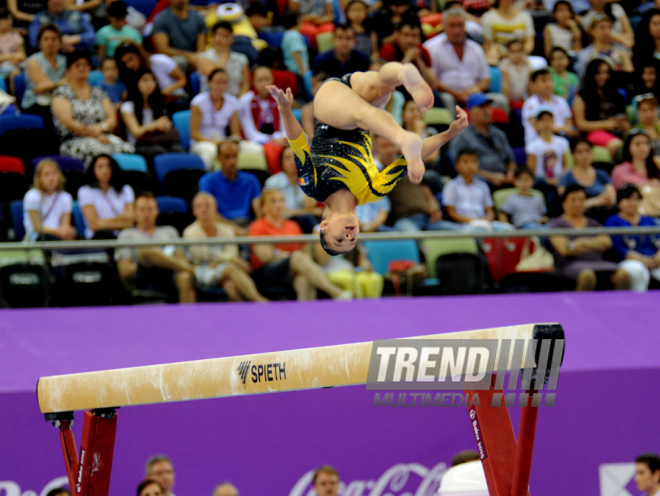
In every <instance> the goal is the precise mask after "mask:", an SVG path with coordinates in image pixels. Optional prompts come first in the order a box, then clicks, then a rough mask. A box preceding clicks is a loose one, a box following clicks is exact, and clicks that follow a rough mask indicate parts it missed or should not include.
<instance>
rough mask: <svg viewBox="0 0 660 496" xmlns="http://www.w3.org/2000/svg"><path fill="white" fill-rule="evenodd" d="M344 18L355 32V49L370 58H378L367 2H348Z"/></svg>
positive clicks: (358, 0) (375, 37) (376, 39)
mask: <svg viewBox="0 0 660 496" xmlns="http://www.w3.org/2000/svg"><path fill="white" fill-rule="evenodd" d="M346 19H347V20H348V23H349V24H350V25H351V28H353V32H354V33H355V49H356V50H357V51H358V52H360V53H362V54H364V55H365V56H367V57H368V58H369V59H371V60H373V59H376V58H378V37H377V36H376V32H375V31H372V30H371V27H370V24H369V11H368V9H367V4H366V3H364V2H363V1H362V0H351V1H350V2H348V5H347V6H346Z"/></svg>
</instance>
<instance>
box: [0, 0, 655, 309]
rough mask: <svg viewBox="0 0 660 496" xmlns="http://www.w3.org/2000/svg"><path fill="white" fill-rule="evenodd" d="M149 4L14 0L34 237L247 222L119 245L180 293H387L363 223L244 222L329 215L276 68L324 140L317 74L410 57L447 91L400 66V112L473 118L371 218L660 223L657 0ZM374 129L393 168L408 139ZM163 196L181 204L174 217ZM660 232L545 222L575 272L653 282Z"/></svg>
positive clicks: (5, 76) (8, 52) (539, 225)
mask: <svg viewBox="0 0 660 496" xmlns="http://www.w3.org/2000/svg"><path fill="white" fill-rule="evenodd" d="M146 4H149V2H146ZM147 10H148V11H145V2H140V3H139V4H138V3H136V4H135V5H132V2H131V1H130V0H126V1H124V0H87V1H84V0H83V1H77V2H72V1H69V0H30V1H26V0H8V1H7V5H6V6H5V7H0V76H1V77H2V83H4V84H3V85H4V88H5V90H6V91H1V92H0V110H2V115H1V116H0V121H1V120H4V121H5V122H9V121H10V120H16V121H17V122H18V121H19V120H20V119H21V118H25V117H26V116H31V115H32V116H36V118H37V119H38V120H39V125H36V126H32V127H36V128H38V129H36V130H35V129H30V130H29V132H28V133H27V134H26V133H25V132H24V133H23V134H21V130H20V129H13V130H12V131H9V132H5V133H4V134H0V144H2V143H5V142H6V140H7V139H9V138H8V137H11V138H12V139H13V140H15V141H16V140H18V141H19V142H20V140H29V141H24V142H22V143H21V145H22V146H23V148H24V149H25V150H23V151H21V152H20V153H18V152H17V153H15V155H20V156H21V159H22V162H23V164H22V170H19V171H9V169H6V168H5V166H4V165H2V164H3V163H4V162H3V160H4V158H5V157H2V158H0V173H1V174H5V175H6V174H9V173H13V174H17V173H18V174H23V175H24V176H25V177H26V178H27V183H26V185H27V184H28V183H29V184H31V187H30V188H29V189H28V187H26V188H25V191H23V192H22V193H21V195H23V193H24V197H23V196H21V199H22V200H23V203H22V208H23V225H22V226H20V231H21V232H23V231H24V232H25V236H26V238H27V239H31V240H34V239H46V240H74V239H85V238H86V239H114V238H118V239H120V240H127V239H159V240H161V239H175V238H178V237H180V236H183V237H185V238H191V239H193V238H194V239H201V238H208V237H210V238H214V237H218V236H220V237H236V238H237V240H236V244H235V245H233V246H229V245H218V246H203V247H202V246H198V247H191V248H189V249H186V250H178V249H174V248H173V247H165V248H149V249H146V248H141V249H118V250H117V251H116V252H114V253H110V258H111V260H112V261H113V263H114V264H115V265H116V268H117V274H118V275H119V277H120V278H121V279H122V281H124V283H125V284H128V285H130V286H131V287H136V288H153V287H163V285H170V286H172V285H173V286H172V287H176V289H177V290H178V295H179V301H181V302H193V301H196V299H197V294H198V292H199V291H200V290H202V289H203V288H208V287H221V288H222V290H223V291H224V292H225V293H226V295H227V297H228V298H229V299H230V300H233V301H241V300H249V301H266V297H265V296H264V295H263V293H264V291H263V289H264V288H266V287H269V286H272V285H273V284H277V283H280V282H282V281H287V282H288V283H290V285H291V288H292V291H293V293H294V294H295V297H297V298H298V299H301V300H306V299H313V298H316V297H317V291H319V290H320V291H322V292H323V293H325V294H326V295H328V296H330V297H332V298H336V299H350V298H352V297H358V296H370V297H377V296H379V295H380V294H382V291H383V278H382V275H381V274H379V273H378V272H375V271H374V269H373V266H372V263H370V254H369V252H368V250H366V249H365V248H364V247H363V246H360V247H359V250H358V252H359V254H358V256H357V257H352V258H351V257H349V258H345V259H344V258H342V260H341V261H337V260H334V259H328V257H325V256H324V255H323V254H322V252H321V251H319V250H318V246H315V245H310V246H307V245H305V244H274V245H255V246H252V247H247V246H242V245H241V244H240V237H241V236H244V235H248V234H249V235H259V236H268V235H288V234H301V233H313V232H317V231H318V227H317V226H318V224H319V222H320V220H321V218H322V215H323V211H322V208H321V206H320V205H319V204H317V203H316V202H315V201H313V200H312V199H310V198H308V197H306V196H305V195H304V194H303V193H302V190H301V188H300V186H299V184H298V179H297V174H296V168H295V157H294V154H293V152H292V150H291V149H290V148H289V146H288V142H287V140H286V136H285V133H284V126H283V123H282V120H281V118H280V115H279V112H278V108H277V105H276V103H275V101H274V99H273V98H272V97H271V96H270V94H269V93H268V91H267V89H266V87H267V86H268V85H271V84H274V85H276V86H278V87H280V88H283V89H285V88H291V89H292V91H293V94H294V96H295V98H296V100H295V105H294V106H295V107H296V109H295V115H296V117H297V118H298V119H299V120H300V121H301V123H302V125H303V128H304V129H305V132H306V133H307V134H308V135H309V138H310V139H311V138H313V127H314V126H313V121H314V114H313V97H314V94H315V93H316V91H317V90H318V88H319V87H320V85H321V84H323V81H325V80H326V79H327V78H329V77H342V76H344V75H345V74H349V73H352V72H355V71H366V70H370V69H372V70H373V69H378V68H380V67H381V66H382V65H383V64H385V63H387V62H391V61H397V62H402V63H410V64H413V65H415V66H416V67H417V68H418V70H419V71H420V73H421V75H422V76H423V78H424V79H425V80H426V82H427V83H428V84H429V86H430V87H431V88H432V89H433V91H434V94H435V107H434V108H432V109H431V110H429V111H428V112H427V113H426V114H425V115H423V114H422V112H421V111H420V109H419V107H418V106H417V105H416V104H415V103H414V102H413V101H412V99H411V97H410V95H409V94H407V92H406V91H405V89H404V88H403V87H401V88H400V89H399V91H396V92H395V93H394V95H393V97H392V99H391V100H390V102H388V104H387V106H386V110H387V111H388V112H390V113H391V114H392V115H393V117H394V118H395V119H396V120H397V121H398V122H399V123H400V124H401V125H402V127H403V128H404V129H406V130H408V131H412V132H416V133H418V134H419V135H420V136H422V137H428V136H430V135H434V134H437V133H438V132H440V131H442V130H444V129H446V128H447V126H448V125H449V124H450V123H451V121H452V120H453V118H454V117H455V106H456V105H459V106H461V107H464V108H466V109H467V111H468V113H469V116H470V125H469V127H468V128H467V129H466V130H465V131H464V132H463V133H461V134H460V135H459V136H457V137H456V138H455V139H454V140H452V141H451V142H450V144H449V146H447V147H446V149H443V150H441V151H440V153H436V154H435V155H434V156H431V157H429V158H428V159H427V160H426V167H427V173H426V175H425V177H424V181H423V182H422V184H421V185H415V184H412V183H411V182H410V181H408V180H407V179H403V180H401V181H400V182H399V184H397V186H396V187H395V188H394V190H393V191H392V192H391V194H390V195H389V197H388V198H384V199H383V200H381V201H379V202H377V203H376V204H372V205H364V206H361V207H360V208H359V209H358V215H359V217H360V220H361V230H362V231H365V232H376V231H399V232H413V231H420V230H468V231H511V232H512V233H513V232H514V231H515V230H518V229H529V228H532V229H544V228H545V227H561V228H566V229H575V228H579V229H582V228H586V227H597V226H601V225H605V226H617V227H631V226H649V227H652V226H656V225H658V219H659V218H660V169H659V166H660V112H659V105H658V102H659V100H658V99H659V98H660V72H659V71H660V9H659V8H658V7H657V6H656V4H655V3H654V2H653V1H647V0H641V1H640V0H636V1H632V0H622V1H620V2H607V1H605V0H588V1H586V0H570V1H568V0H556V1H552V0H546V1H543V2H541V1H538V0H527V1H523V0H496V1H495V2H494V3H493V2H487V1H483V2H481V1H475V0H463V1H460V0H447V1H443V0H439V1H434V0H416V1H414V2H413V1H412V0H378V1H373V0H326V1H320V0H316V1H315V0H288V1H287V0H278V1H275V0H241V1H240V2H237V3H236V4H233V3H232V4H229V3H223V4H218V3H217V2H216V1H215V0H159V1H158V2H157V3H155V1H154V4H153V5H152V6H150V7H149V9H147ZM1 86H2V85H0V87H1ZM2 102H5V103H4V104H3V103H2ZM337 111H338V112H341V109H337ZM17 126H18V127H19V128H20V127H21V126H20V124H17V125H14V126H13V127H14V128H15V127H17ZM10 127H11V126H10ZM7 129H9V128H7ZM2 131H3V128H2V125H1V124H0V133H2ZM23 131H25V130H23ZM36 136H38V138H36ZM3 137H4V138H5V141H3ZM372 140H373V152H374V158H375V161H376V165H377V166H378V167H379V168H381V169H382V168H383V167H386V166H387V165H389V164H390V163H392V162H393V161H394V160H395V159H396V158H397V157H398V156H399V150H397V148H396V146H395V145H393V144H392V143H390V142H388V141H387V140H386V139H384V138H382V137H380V136H373V137H372ZM28 148H29V150H27V149H28ZM0 153H2V154H3V155H5V154H7V155H11V154H12V153H5V150H0ZM44 157H48V158H44ZM33 159H34V160H33ZM72 164H73V165H72ZM19 169H20V168H19ZM72 170H74V171H75V172H77V174H73V173H72V172H71V171H72ZM3 177H5V176H3ZM171 197H174V199H175V200H176V199H177V198H178V199H181V201H183V202H184V204H185V205H183V207H181V209H180V210H176V212H178V213H182V212H183V213H187V215H188V217H186V219H187V222H186V223H185V225H183V224H181V225H177V224H176V223H175V224H174V227H172V226H168V225H166V221H167V220H171V219H172V218H173V217H172V215H170V214H172V211H171V210H169V209H168V206H169V207H171V205H172V203H171V201H170V202H166V201H163V200H162V198H167V199H168V200H172V198H171ZM6 200H7V199H6V198H0V201H6ZM177 205H178V204H177ZM179 220H180V219H179ZM14 227H16V226H14ZM539 246H541V244H539ZM658 246H660V245H659V244H658V243H657V242H656V241H655V238H654V237H652V236H648V235H647V236H645V235H641V236H639V235H637V236H607V235H601V236H579V237H577V236H574V235H571V234H570V233H567V235H566V236H553V237H551V238H550V239H549V241H548V242H547V243H545V247H546V248H547V249H548V250H549V251H551V252H552V254H553V255H554V258H555V266H556V268H557V271H558V272H559V273H560V274H561V275H562V276H563V277H565V278H567V279H568V280H571V281H573V282H572V283H571V284H574V287H575V288H576V289H578V290H587V289H594V288H596V287H598V286H600V285H602V284H604V285H605V286H608V285H609V286H610V287H614V288H617V289H633V290H637V291H644V290H646V289H647V288H648V287H649V284H651V285H653V284H654V282H652V281H654V280H656V281H660V255H659V251H658Z"/></svg>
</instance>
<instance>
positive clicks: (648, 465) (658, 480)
mask: <svg viewBox="0 0 660 496" xmlns="http://www.w3.org/2000/svg"><path fill="white" fill-rule="evenodd" d="M635 483H636V484H637V489H639V490H640V491H646V494H647V495H648V496H654V495H656V494H658V490H660V457H659V456H658V455H657V454H655V453H646V454H643V455H640V456H638V457H637V458H635Z"/></svg>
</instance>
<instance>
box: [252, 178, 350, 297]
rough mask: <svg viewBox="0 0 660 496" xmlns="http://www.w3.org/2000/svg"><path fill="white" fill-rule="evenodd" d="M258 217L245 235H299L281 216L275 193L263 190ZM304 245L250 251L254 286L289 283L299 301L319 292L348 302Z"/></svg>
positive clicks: (263, 246) (295, 226)
mask: <svg viewBox="0 0 660 496" xmlns="http://www.w3.org/2000/svg"><path fill="white" fill-rule="evenodd" d="M259 206H260V209H261V218H260V219H259V220H257V221H255V222H253V223H252V224H250V229H249V231H248V235H249V236H286V235H294V236H295V235H298V234H302V230H301V229H300V226H299V225H298V224H296V223H295V222H294V221H292V220H288V219H286V218H285V217H284V210H285V208H286V207H285V204H284V197H283V196H282V193H280V192H279V191H277V190H275V191H264V194H263V195H262V196H261V200H260V202H259ZM305 247H306V245H305V244H304V243H286V244H282V243H278V244H275V245H269V244H257V245H252V246H251V247H250V249H251V251H252V258H251V262H252V268H253V269H254V271H253V272H252V278H253V279H254V281H255V282H256V283H257V287H264V286H272V285H281V284H283V283H286V282H290V283H291V284H292V285H293V289H294V290H295V292H296V296H297V299H298V300H299V301H304V300H314V299H316V291H317V290H318V289H320V290H321V291H324V292H325V293H327V294H328V295H329V296H330V297H331V298H334V299H337V300H350V299H351V298H352V296H353V294H352V293H351V292H350V291H342V290H341V288H339V287H337V286H335V285H334V284H332V283H331V282H330V281H328V278H327V277H326V276H325V274H324V273H323V269H321V267H319V265H318V264H316V263H315V262H314V261H313V260H312V258H311V257H310V256H309V255H308V254H307V252H306V251H305Z"/></svg>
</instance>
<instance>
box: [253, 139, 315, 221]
mask: <svg viewBox="0 0 660 496" xmlns="http://www.w3.org/2000/svg"><path fill="white" fill-rule="evenodd" d="M281 163H282V172H278V173H277V174H274V175H272V176H270V177H269V178H268V179H266V184H265V185H264V190H277V191H279V192H281V193H282V196H283V197H284V204H285V206H286V210H285V211H284V217H286V218H287V219H291V220H293V221H295V222H296V223H297V224H298V225H299V226H300V227H301V228H302V230H303V232H304V233H305V234H310V233H311V232H312V229H314V226H316V225H318V223H319V222H318V219H317V216H318V217H320V216H321V209H320V208H319V206H318V204H317V202H316V200H314V199H313V198H310V197H309V196H307V195H305V193H303V190H302V189H301V188H300V184H299V183H298V170H297V169H296V161H295V157H294V155H293V150H292V149H291V148H289V147H288V146H287V147H285V148H283V149H282V156H281Z"/></svg>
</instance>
